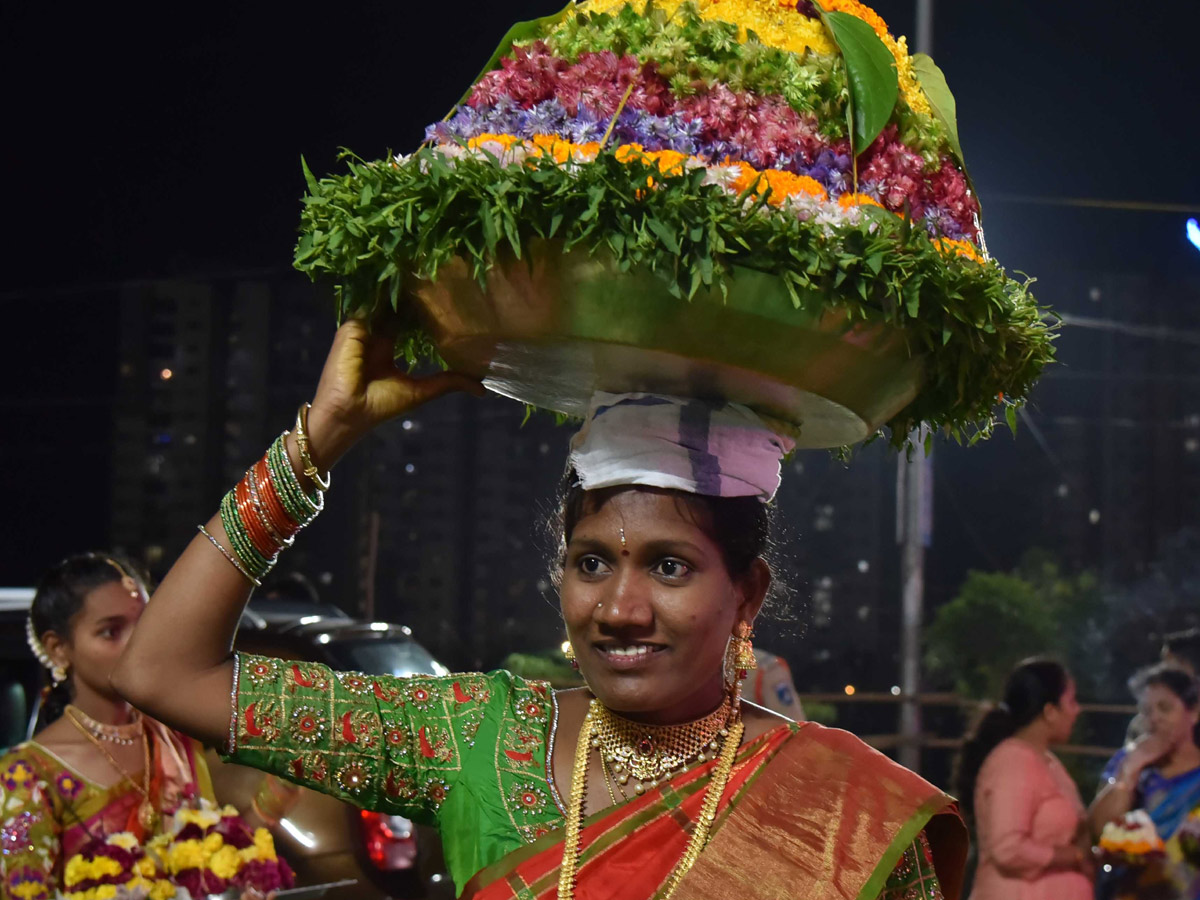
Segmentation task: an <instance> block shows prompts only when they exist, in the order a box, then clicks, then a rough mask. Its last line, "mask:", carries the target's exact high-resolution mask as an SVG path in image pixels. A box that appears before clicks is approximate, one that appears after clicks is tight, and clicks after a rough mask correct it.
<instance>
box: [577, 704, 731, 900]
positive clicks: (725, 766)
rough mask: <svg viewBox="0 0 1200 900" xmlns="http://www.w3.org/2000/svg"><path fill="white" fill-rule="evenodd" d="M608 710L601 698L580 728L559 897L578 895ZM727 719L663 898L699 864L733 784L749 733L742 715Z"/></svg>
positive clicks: (665, 898)
mask: <svg viewBox="0 0 1200 900" xmlns="http://www.w3.org/2000/svg"><path fill="white" fill-rule="evenodd" d="M721 709H722V710H725V711H726V714H727V716H728V711H729V707H728V705H724V706H722V707H721ZM719 711H720V710H718V712H719ZM605 713H607V714H608V715H610V716H611V715H612V713H610V712H609V711H608V710H607V709H605V708H604V706H602V705H601V703H600V702H599V701H598V700H593V701H592V705H591V708H590V709H589V710H588V714H587V715H586V716H585V717H584V720H583V727H582V728H580V729H579V741H578V743H577V744H576V745H575V766H574V769H573V771H572V773H571V801H570V804H569V808H568V810H567V821H566V835H565V837H564V839H563V860H562V866H561V867H560V868H559V870H558V900H574V897H575V878H576V875H577V874H578V871H579V834H580V831H581V830H582V828H583V807H584V801H585V800H586V799H587V768H588V754H589V753H590V752H591V750H592V739H593V738H594V737H595V735H596V733H597V732H596V729H597V724H598V722H599V721H600V720H601V719H602V717H603V716H604V714H605ZM707 718H708V717H705V719H704V720H701V721H706V720H707ZM723 721H724V722H725V723H726V725H725V727H723V729H722V730H723V734H721V735H720V737H721V741H720V745H721V746H720V751H719V753H718V756H717V765H716V768H715V769H714V770H713V773H712V775H711V777H710V780H709V783H708V787H707V788H705V792H704V802H703V804H702V805H701V807H700V818H699V820H698V821H697V822H696V827H695V829H694V830H693V831H692V835H691V837H690V838H689V839H688V845H687V848H686V849H685V850H684V851H683V856H682V857H680V860H679V862H678V864H676V866H675V868H674V869H672V870H671V874H670V875H669V876H667V882H666V887H665V891H664V893H662V894H661V895H660V896H661V898H662V900H669V898H670V897H671V896H673V895H674V893H675V890H676V889H677V888H678V887H679V883H680V881H682V880H683V876H685V875H686V874H687V873H688V872H689V871H690V870H691V868H692V866H693V865H695V864H696V860H697V859H699V858H700V853H701V852H702V851H703V850H704V845H705V844H706V843H708V835H709V832H710V831H711V829H712V826H713V823H714V822H716V820H717V805H718V804H719V803H720V802H721V797H722V796H723V795H724V793H725V787H726V786H727V785H728V784H729V775H730V773H731V772H732V771H733V760H734V758H735V757H736V756H737V751H738V747H740V746H741V744H742V734H743V733H744V732H745V725H744V723H743V722H742V719H741V717H740V716H738V717H737V718H735V719H734V720H733V721H732V723H729V722H728V719H726V720H723ZM676 727H678V726H676ZM600 763H601V765H604V759H603V757H601V760H600Z"/></svg>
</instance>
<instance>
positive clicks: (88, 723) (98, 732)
mask: <svg viewBox="0 0 1200 900" xmlns="http://www.w3.org/2000/svg"><path fill="white" fill-rule="evenodd" d="M67 710H68V711H69V712H70V713H71V714H72V716H73V717H74V719H75V721H76V722H77V723H78V724H80V725H82V726H83V727H84V728H86V729H87V730H88V731H90V732H91V733H92V735H93V736H94V737H97V738H99V739H100V740H102V741H109V742H110V743H113V744H120V745H121V746H122V747H132V746H133V745H134V744H135V743H137V740H138V738H139V737H141V735H142V714H141V713H140V712H135V713H134V718H133V719H132V721H130V722H127V723H126V724H124V725H107V724H105V723H104V722H97V721H96V720H95V719H93V718H92V717H91V716H89V715H88V714H87V713H85V712H84V711H83V710H82V709H80V708H79V707H78V706H75V705H74V704H67Z"/></svg>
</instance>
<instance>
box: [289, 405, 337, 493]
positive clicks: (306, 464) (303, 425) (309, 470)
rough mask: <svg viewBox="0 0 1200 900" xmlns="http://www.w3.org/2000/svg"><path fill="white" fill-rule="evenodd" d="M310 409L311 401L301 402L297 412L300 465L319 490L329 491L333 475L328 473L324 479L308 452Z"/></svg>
mask: <svg viewBox="0 0 1200 900" xmlns="http://www.w3.org/2000/svg"><path fill="white" fill-rule="evenodd" d="M310 409H312V404H311V403H301V404H300V409H299V410H298V411H297V412H296V428H295V433H296V446H297V447H298V448H299V450H300V465H301V466H303V469H304V474H305V475H307V476H308V477H309V478H311V479H312V482H313V484H315V485H316V486H317V489H318V490H320V491H327V490H329V485H330V483H331V481H332V479H333V475H332V474H330V475H326V476H325V480H324V481H322V480H321V470H320V469H318V468H317V467H316V464H314V463H313V460H312V457H311V456H310V455H309V453H308V411H309V410H310Z"/></svg>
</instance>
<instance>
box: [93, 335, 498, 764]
mask: <svg viewBox="0 0 1200 900" xmlns="http://www.w3.org/2000/svg"><path fill="white" fill-rule="evenodd" d="M392 348H393V343H392V340H391V339H390V338H389V337H385V336H382V335H371V334H369V333H368V331H367V328H366V326H365V325H364V324H363V323H362V322H360V321H357V320H352V321H349V322H347V323H345V324H344V325H342V327H341V328H339V329H338V331H337V335H336V336H335V337H334V340H333V347H332V349H331V350H330V352H329V357H328V359H327V360H326V361H325V368H324V369H323V370H322V372H321V380H320V383H319V384H318V386H317V393H316V396H315V397H314V399H313V403H312V408H311V410H310V412H309V414H308V438H309V455H310V457H311V460H312V462H313V464H314V465H316V467H317V468H318V469H319V470H320V471H321V472H328V471H329V469H331V468H332V467H333V465H334V463H336V462H337V460H338V459H340V458H341V456H342V455H343V454H344V453H345V452H346V451H347V450H349V449H350V447H352V446H353V445H354V443H355V442H356V441H358V440H359V439H360V438H361V437H362V436H363V435H365V434H366V433H367V432H368V431H370V430H371V429H372V428H374V427H375V426H376V425H378V424H380V423H381V422H384V421H386V420H387V419H390V418H393V417H394V416H398V415H400V414H402V413H404V412H407V411H409V410H411V409H413V408H415V407H417V406H420V405H421V404H422V403H425V402H427V401H429V400H432V399H434V398H435V397H439V396H441V395H442V394H445V393H449V392H451V391H456V390H467V391H471V392H473V393H479V392H481V391H482V388H481V387H480V385H479V383H478V382H477V381H475V380H473V379H471V378H468V377H466V376H463V375H458V374H455V373H452V372H445V373H441V374H437V375H432V376H429V377H427V378H413V377H411V376H409V375H407V374H405V373H404V372H402V371H400V370H399V369H397V368H396V365H395V362H394V359H393V354H392ZM285 447H286V451H287V454H288V457H289V459H290V460H291V465H292V469H293V471H295V472H296V473H297V477H298V478H299V479H300V482H301V485H302V486H303V488H304V489H305V490H306V491H311V490H312V488H313V486H314V485H313V483H312V482H311V481H310V480H309V479H307V478H306V476H305V475H304V474H303V466H302V465H301V454H300V450H299V447H298V446H297V443H296V438H295V435H294V434H290V435H289V436H288V437H287V440H286V442H285ZM264 449H265V448H264ZM248 462H249V461H248ZM205 528H206V529H207V531H208V533H209V534H210V535H212V539H211V540H210V539H209V538H208V537H206V536H205V535H203V534H197V536H196V537H195V538H194V539H193V540H192V542H191V543H190V544H189V545H188V547H187V549H186V550H185V551H184V553H183V555H182V556H180V557H179V559H178V560H176V562H175V564H174V565H173V566H172V567H171V570H170V571H169V572H168V573H167V577H166V578H164V579H163V582H162V584H161V585H159V587H158V590H156V591H155V592H154V595H153V596H152V597H151V598H150V603H149V605H148V606H147V607H146V611H145V612H144V613H143V614H142V617H141V619H140V621H139V622H138V625H137V628H136V629H134V633H133V635H132V637H131V638H130V640H129V644H128V645H127V646H126V648H125V653H124V655H123V656H122V657H121V662H120V664H119V665H118V667H117V670H116V672H114V674H113V676H112V683H113V686H114V687H115V688H116V689H117V691H118V692H120V694H121V695H122V696H124V697H125V698H126V699H127V700H128V701H129V702H130V703H132V704H133V705H134V706H136V707H138V708H139V709H142V710H144V711H145V712H147V713H149V714H150V715H152V716H154V717H155V718H157V719H159V720H161V721H163V722H166V723H167V724H168V725H171V726H172V727H175V728H179V729H180V730H182V731H185V732H187V733H188V734H191V735H193V736H194V737H196V738H199V739H200V740H202V741H204V742H205V743H208V744H217V743H221V742H223V741H224V739H225V737H226V736H227V734H228V730H229V717H230V692H231V690H232V687H233V662H232V660H231V658H230V651H231V648H232V645H233V636H234V633H235V632H236V630H237V624H238V620H239V619H240V618H241V614H242V609H243V607H244V606H245V604H246V601H247V600H248V599H249V598H250V591H251V588H252V585H251V583H250V581H249V580H248V579H247V577H246V576H245V575H244V574H242V572H240V571H239V570H238V568H236V567H235V566H234V565H233V563H232V562H231V558H227V555H226V554H231V553H232V547H233V545H232V544H231V542H230V537H229V535H228V534H226V532H225V529H224V527H223V526H222V524H221V516H220V515H214V516H213V518H212V519H210V520H209V521H208V522H207V523H206V525H205ZM213 541H215V542H217V543H219V544H220V549H219V548H218V547H215V546H214V545H213ZM222 551H223V552H222ZM285 552H286V551H285Z"/></svg>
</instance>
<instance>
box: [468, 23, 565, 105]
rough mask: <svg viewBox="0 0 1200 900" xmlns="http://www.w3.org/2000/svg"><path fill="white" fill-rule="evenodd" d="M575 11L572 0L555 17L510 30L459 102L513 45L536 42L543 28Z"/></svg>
mask: <svg viewBox="0 0 1200 900" xmlns="http://www.w3.org/2000/svg"><path fill="white" fill-rule="evenodd" d="M573 9H575V0H571V2H570V3H568V4H567V5H566V6H564V7H563V8H562V9H561V10H559V11H558V12H556V13H554V14H553V15H549V16H542V17H541V18H540V19H530V20H529V21H528V22H518V23H517V24H516V25H514V26H513V27H512V28H510V29H508V31H507V32H506V33H505V35H504V37H503V38H502V39H501V40H500V46H499V47H497V48H496V52H495V53H493V54H492V58H491V59H489V60H488V61H487V65H486V66H484V67H483V70H482V71H481V72H480V73H479V74H478V75H477V76H475V81H473V82H471V87H469V88H467V91H466V93H465V94H463V95H462V96H461V97H459V99H458V102H459V103H464V102H465V101H466V99H467V98H468V97H469V96H471V89H472V88H474V87H475V82H476V81H479V79H480V78H482V77H483V76H484V75H486V74H487V73H488V72H490V71H492V69H494V68H496V65H497V63H499V62H500V60H502V59H504V57H506V56H508V54H509V52H510V51H511V50H512V45H513V44H515V43H517V42H519V41H531V40H534V39H535V38H537V37H539V36H540V35H541V33H542V29H543V28H545V27H546V26H547V25H557V24H558V23H559V22H560V21H562V19H563V18H564V17H565V16H566V15H567V13H569V12H571V11H572V10H573ZM456 105H457V104H456Z"/></svg>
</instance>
